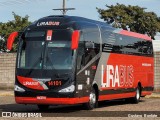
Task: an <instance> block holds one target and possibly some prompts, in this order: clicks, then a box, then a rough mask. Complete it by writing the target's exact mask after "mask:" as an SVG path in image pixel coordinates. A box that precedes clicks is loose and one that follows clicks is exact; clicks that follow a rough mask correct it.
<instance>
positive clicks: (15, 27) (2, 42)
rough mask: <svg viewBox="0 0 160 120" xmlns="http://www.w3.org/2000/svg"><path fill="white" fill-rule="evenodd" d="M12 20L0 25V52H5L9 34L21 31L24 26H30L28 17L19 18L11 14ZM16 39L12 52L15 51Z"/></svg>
mask: <svg viewBox="0 0 160 120" xmlns="http://www.w3.org/2000/svg"><path fill="white" fill-rule="evenodd" d="M12 14H13V16H14V20H12V21H8V22H6V23H0V51H2V52H6V50H7V49H6V43H7V38H8V36H9V34H10V33H12V32H14V31H22V30H23V29H24V28H25V27H26V26H28V25H29V24H30V22H29V21H28V18H29V16H27V15H26V16H25V17H21V16H19V15H17V14H15V13H14V12H12ZM17 43H18V39H16V40H15V42H14V45H13V49H12V52H16V51H17Z"/></svg>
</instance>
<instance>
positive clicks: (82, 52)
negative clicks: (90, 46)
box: [77, 38, 85, 70]
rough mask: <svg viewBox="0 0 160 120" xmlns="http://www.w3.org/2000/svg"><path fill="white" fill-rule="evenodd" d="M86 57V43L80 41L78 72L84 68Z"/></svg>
mask: <svg viewBox="0 0 160 120" xmlns="http://www.w3.org/2000/svg"><path fill="white" fill-rule="evenodd" d="M81 39H82V38H81ZM84 57H85V50H84V41H79V46H78V53H77V70H80V69H82V68H83V67H84V65H85V62H84Z"/></svg>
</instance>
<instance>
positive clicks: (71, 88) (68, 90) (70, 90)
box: [59, 85, 75, 92]
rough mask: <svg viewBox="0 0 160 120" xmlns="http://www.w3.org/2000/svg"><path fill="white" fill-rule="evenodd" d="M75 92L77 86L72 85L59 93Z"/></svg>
mask: <svg viewBox="0 0 160 120" xmlns="http://www.w3.org/2000/svg"><path fill="white" fill-rule="evenodd" d="M74 90H75V86H74V85H71V86H69V87H67V88H64V89H61V90H60V91H59V92H73V91H74Z"/></svg>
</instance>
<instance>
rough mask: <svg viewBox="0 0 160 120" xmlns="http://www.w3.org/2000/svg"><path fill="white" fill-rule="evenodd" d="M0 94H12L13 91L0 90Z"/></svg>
mask: <svg viewBox="0 0 160 120" xmlns="http://www.w3.org/2000/svg"><path fill="white" fill-rule="evenodd" d="M0 96H14V91H4V90H0Z"/></svg>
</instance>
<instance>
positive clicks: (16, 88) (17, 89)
mask: <svg viewBox="0 0 160 120" xmlns="http://www.w3.org/2000/svg"><path fill="white" fill-rule="evenodd" d="M14 91H17V92H24V91H25V90H24V89H23V88H21V87H19V86H18V85H15V86H14Z"/></svg>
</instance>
